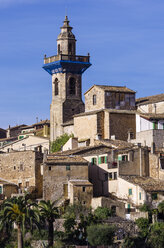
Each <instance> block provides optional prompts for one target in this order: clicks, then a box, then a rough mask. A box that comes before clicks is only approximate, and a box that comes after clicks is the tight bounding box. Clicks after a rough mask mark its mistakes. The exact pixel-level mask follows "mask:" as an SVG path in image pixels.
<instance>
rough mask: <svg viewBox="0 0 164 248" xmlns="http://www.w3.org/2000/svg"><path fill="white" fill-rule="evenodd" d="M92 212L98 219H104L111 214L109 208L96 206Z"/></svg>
mask: <svg viewBox="0 0 164 248" xmlns="http://www.w3.org/2000/svg"><path fill="white" fill-rule="evenodd" d="M94 214H95V215H96V217H97V218H98V219H99V220H105V219H107V218H108V217H110V216H111V210H110V209H109V208H103V207H98V208H96V209H95V211H94Z"/></svg>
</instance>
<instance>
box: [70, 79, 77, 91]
mask: <svg viewBox="0 0 164 248" xmlns="http://www.w3.org/2000/svg"><path fill="white" fill-rule="evenodd" d="M75 93H76V80H75V78H73V77H71V78H70V80H69V94H70V95H75Z"/></svg>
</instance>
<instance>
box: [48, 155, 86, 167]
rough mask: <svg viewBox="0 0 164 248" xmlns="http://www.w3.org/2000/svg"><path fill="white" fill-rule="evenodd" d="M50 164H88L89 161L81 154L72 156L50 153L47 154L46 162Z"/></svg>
mask: <svg viewBox="0 0 164 248" xmlns="http://www.w3.org/2000/svg"><path fill="white" fill-rule="evenodd" d="M45 163H46V164H48V165H50V164H51V165H65V164H69V165H71V164H72V165H81V164H82V165H88V161H87V160H85V159H84V158H82V157H80V156H74V155H70V156H64V155H60V156H59V155H54V154H51V155H48V156H47V161H46V162H45Z"/></svg>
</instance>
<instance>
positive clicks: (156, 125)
mask: <svg viewBox="0 0 164 248" xmlns="http://www.w3.org/2000/svg"><path fill="white" fill-rule="evenodd" d="M153 129H158V121H154V122H153Z"/></svg>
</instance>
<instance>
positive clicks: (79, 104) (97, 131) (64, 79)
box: [43, 16, 136, 145]
mask: <svg viewBox="0 0 164 248" xmlns="http://www.w3.org/2000/svg"><path fill="white" fill-rule="evenodd" d="M90 66H91V63H90V56H89V54H88V55H87V56H81V55H76V39H75V36H74V34H73V33H72V27H71V26H70V25H69V20H68V17H67V16H66V17H65V20H64V24H63V26H62V27H61V33H60V34H59V35H58V38H57V55H55V56H51V57H46V56H45V58H44V66H43V68H44V69H45V70H46V71H47V72H48V73H49V74H50V75H51V76H52V103H51V106H50V140H51V141H53V140H55V139H56V138H57V137H59V136H61V135H62V134H64V133H68V134H71V133H72V134H74V136H75V137H77V138H78V142H81V141H86V140H87V141H88V144H90V145H92V144H94V140H95V139H111V138H112V139H120V140H125V141H127V140H128V139H130V138H133V139H134V138H135V133H136V121H135V118H136V115H135V91H133V90H131V89H128V88H127V87H126V86H111V85H110V86H109V85H93V86H92V87H91V88H90V89H89V90H88V91H87V92H86V93H85V105H84V103H83V101H82V74H83V72H84V71H85V70H86V69H87V68H89V67H90Z"/></svg>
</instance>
